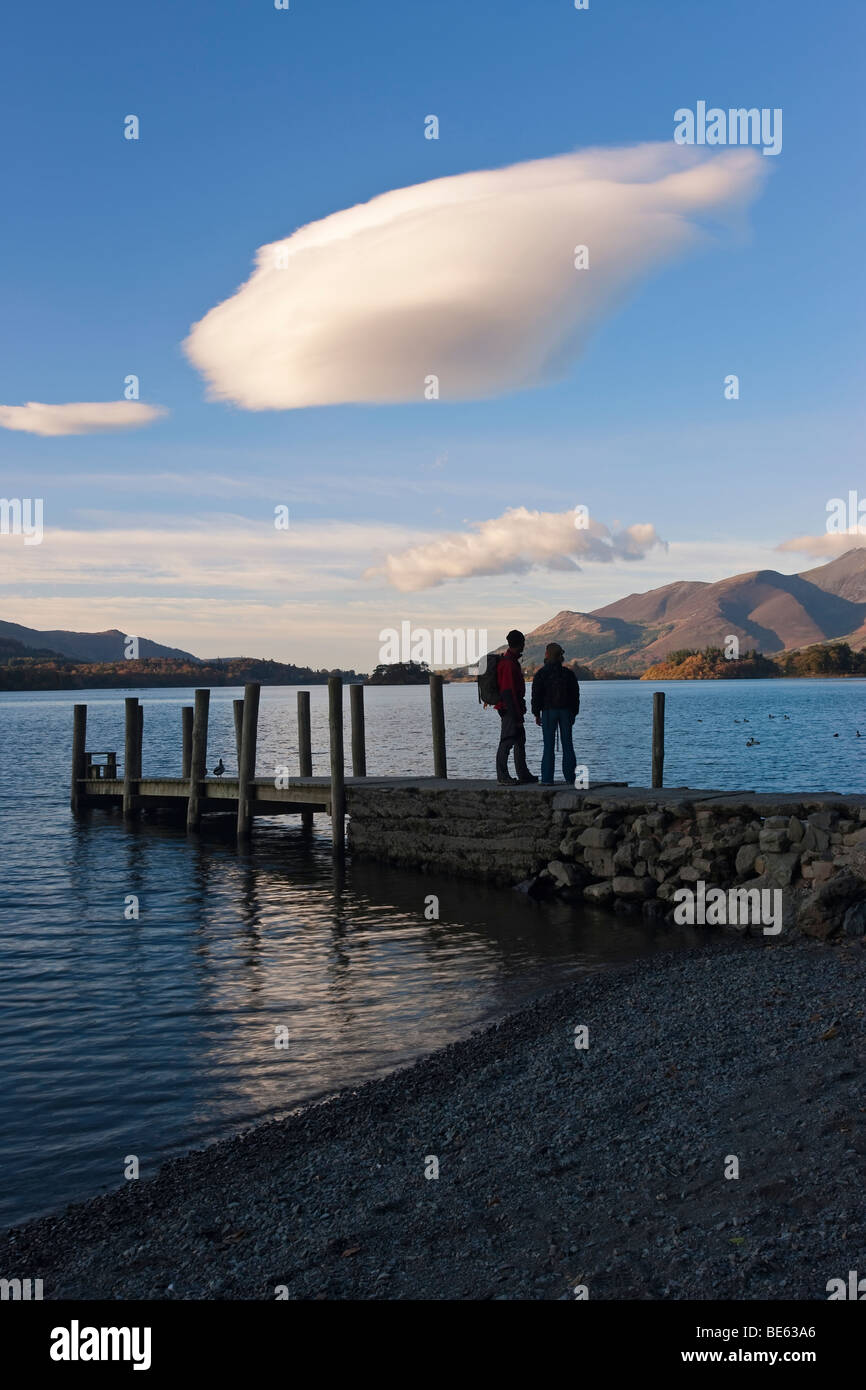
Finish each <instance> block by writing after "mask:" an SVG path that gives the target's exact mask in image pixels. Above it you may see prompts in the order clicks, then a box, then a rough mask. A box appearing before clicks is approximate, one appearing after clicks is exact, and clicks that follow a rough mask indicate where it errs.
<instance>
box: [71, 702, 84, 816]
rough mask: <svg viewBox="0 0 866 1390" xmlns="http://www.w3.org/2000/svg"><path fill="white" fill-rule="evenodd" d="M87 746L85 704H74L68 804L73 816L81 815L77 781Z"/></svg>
mask: <svg viewBox="0 0 866 1390" xmlns="http://www.w3.org/2000/svg"><path fill="white" fill-rule="evenodd" d="M86 748H87V706H86V705H74V706H73V709H72V782H71V785H70V789H69V805H70V807H71V809H72V814H73V815H74V816H79V815H81V812H82V810H83V809H84V798H83V796H82V793H81V789H80V787H79V781H80V779H81V778H82V777H83V776H84V768H85V763H86V755H85V750H86Z"/></svg>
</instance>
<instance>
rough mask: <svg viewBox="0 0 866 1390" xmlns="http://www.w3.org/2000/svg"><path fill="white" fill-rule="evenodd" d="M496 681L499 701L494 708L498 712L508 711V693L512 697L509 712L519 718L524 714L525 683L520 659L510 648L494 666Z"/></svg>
mask: <svg viewBox="0 0 866 1390" xmlns="http://www.w3.org/2000/svg"><path fill="white" fill-rule="evenodd" d="M496 679H497V681H498V683H499V693H500V695H501V697H502V698H501V699H500V700H498V701H497V703H496V708H497V709H499V710H506V711H509V710H510V705H511V702H510V701H509V698H508V692H509V691H510V692H511V695H512V697H513V706H514V707H513V710H510V712H512V713H514V714H515V715H517V716H521V715H523V714H525V712H526V700H525V698H524V697H525V695H526V681H525V680H524V679H523V670H522V668H521V665H520V657H519V656H518V655H517V652H513V651H512V650H511V648H510V647H508V648H507V650H506V651H505V652H504V654H503V655H502V656H501V657H500V658H499V662H498V663H497V666H496Z"/></svg>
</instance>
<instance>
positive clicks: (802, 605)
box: [524, 549, 866, 673]
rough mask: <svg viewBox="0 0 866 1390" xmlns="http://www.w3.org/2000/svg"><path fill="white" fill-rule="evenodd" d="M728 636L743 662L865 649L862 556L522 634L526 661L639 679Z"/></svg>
mask: <svg viewBox="0 0 866 1390" xmlns="http://www.w3.org/2000/svg"><path fill="white" fill-rule="evenodd" d="M730 636H735V637H737V638H738V639H739V642H740V651H741V652H743V653H745V652H746V651H748V650H750V649H751V648H755V649H756V650H757V651H759V652H763V654H764V655H765V656H771V655H773V654H774V653H777V652H783V651H793V650H796V649H797V648H800V647H808V646H812V645H814V644H815V643H820V642H830V641H846V642H848V643H849V644H850V646H851V647H852V648H854V649H855V650H860V649H861V648H863V647H866V549H855V550H849V551H847V552H846V553H845V554H844V555H841V556H839V558H838V559H837V560H831V561H830V562H829V564H825V565H819V566H817V567H816V568H815V569H810V570H804V571H803V572H802V573H801V574H779V573H778V572H777V571H776V570H753V571H752V572H751V573H749V574H737V575H734V577H733V578H732V579H720V580H718V581H717V582H716V583H704V582H702V581H699V580H681V581H678V582H677V583H675V584H665V585H664V586H663V587H662V588H660V589H650V590H648V592H647V593H644V594H629V596H628V597H627V598H622V599H618V600H617V601H616V602H615V603H609V604H607V605H606V606H605V607H604V608H596V609H594V610H593V611H592V612H589V613H580V612H573V611H571V610H570V609H563V610H562V612H560V613H557V614H556V616H555V617H553V618H550V619H549V621H548V622H546V623H542V624H541V626H540V627H537V628H534V629H533V630H532V632H530V633H528V634H527V637H526V651H525V654H524V661H525V662H527V663H530V664H533V663H537V662H540V661H542V660H543V659H544V648H545V646H546V645H547V643H548V642H559V643H560V644H561V645H562V646H563V647H564V648H565V655H566V660H568V661H578V662H579V663H580V664H581V665H583V666H588V667H590V668H597V669H604V670H608V671H620V672H635V673H637V672H639V671H642V670H644V669H645V668H646V667H647V666H651V665H652V664H653V663H654V662H658V661H662V660H664V658H665V657H666V656H667V655H668V653H669V652H672V651H679V650H682V649H683V648H694V649H698V650H702V649H703V648H704V647H709V646H713V647H724V645H725V639H726V638H728V637H730Z"/></svg>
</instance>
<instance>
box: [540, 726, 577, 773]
mask: <svg viewBox="0 0 866 1390" xmlns="http://www.w3.org/2000/svg"><path fill="white" fill-rule="evenodd" d="M571 724H572V717H571V710H570V709H543V710H542V711H541V732H542V733H543V735H544V752H543V754H542V755H541V780H542V782H552V781H553V770H554V769H553V763H554V758H555V755H556V731H557V729H559V739H560V743H561V744H562V775H563V777H564V778H565V780H566V782H569V783H572V784H573V783H574V771H575V768H576V767H577V757H576V755H575V752H574V744H573V743H572V741H571Z"/></svg>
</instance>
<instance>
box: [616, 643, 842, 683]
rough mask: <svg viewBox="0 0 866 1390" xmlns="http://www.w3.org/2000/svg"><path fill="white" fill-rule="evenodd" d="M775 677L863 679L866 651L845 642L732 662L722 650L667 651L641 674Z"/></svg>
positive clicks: (664, 677) (664, 678) (676, 677)
mask: <svg viewBox="0 0 866 1390" xmlns="http://www.w3.org/2000/svg"><path fill="white" fill-rule="evenodd" d="M775 676H801V677H802V676H866V650H864V651H859V652H855V651H854V650H853V649H852V648H851V647H850V646H849V644H848V643H847V642H828V643H821V644H820V645H818V646H814V647H802V648H801V649H800V650H799V651H795V652H780V653H779V654H778V656H773V657H769V656H762V654H761V653H760V652H757V651H750V652H745V653H744V654H743V655H742V656H741V657H739V658H737V659H736V660H735V659H732V658H731V657H729V656H727V655H726V654H725V652H724V650H723V649H722V648H721V647H705V648H704V650H703V651H695V650H691V649H687V648H686V649H683V650H682V651H676V652H669V653H668V655H667V657H666V659H665V660H664V661H659V662H657V663H656V664H655V665H654V666H650V667H649V669H648V670H646V671H644V672H643V673H642V675H641V680H645V681H674V680H686V681H712V680H749V679H751V680H754V679H755V678H767V677H775Z"/></svg>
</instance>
